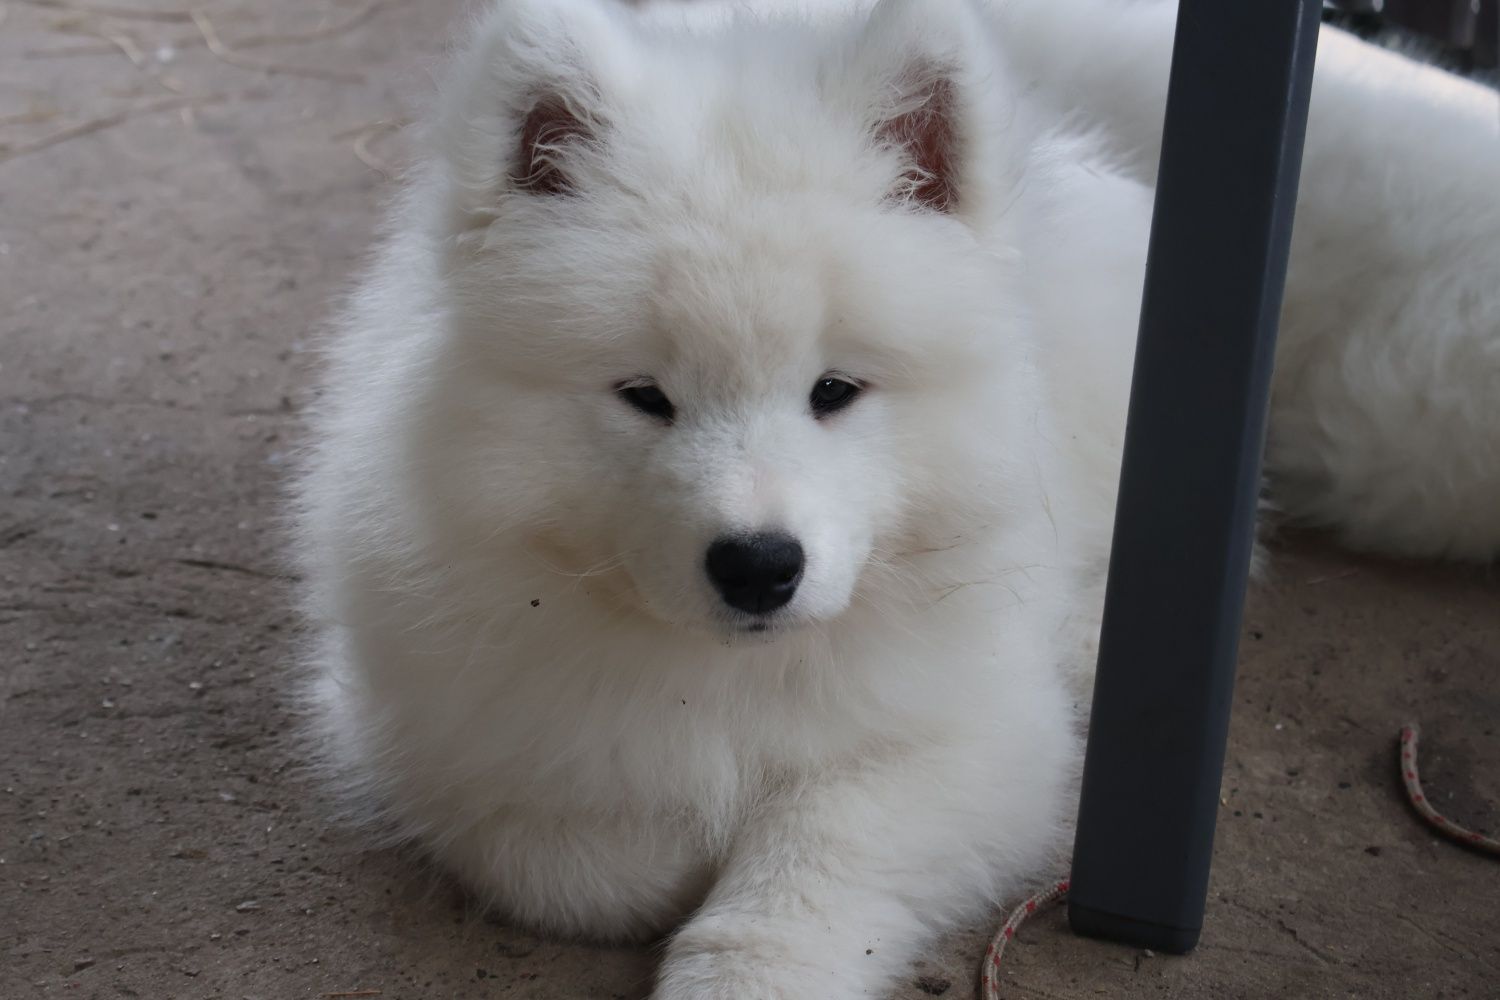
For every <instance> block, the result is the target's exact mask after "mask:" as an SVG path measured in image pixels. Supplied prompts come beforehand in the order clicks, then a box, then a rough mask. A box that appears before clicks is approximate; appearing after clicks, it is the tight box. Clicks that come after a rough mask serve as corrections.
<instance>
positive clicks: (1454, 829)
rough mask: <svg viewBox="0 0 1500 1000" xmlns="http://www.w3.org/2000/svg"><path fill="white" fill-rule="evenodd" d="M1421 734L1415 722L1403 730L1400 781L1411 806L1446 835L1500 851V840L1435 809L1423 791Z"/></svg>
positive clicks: (1489, 851)
mask: <svg viewBox="0 0 1500 1000" xmlns="http://www.w3.org/2000/svg"><path fill="white" fill-rule="evenodd" d="M1420 733H1421V730H1419V729H1418V728H1417V724H1416V723H1411V724H1410V725H1407V726H1404V727H1402V729H1401V781H1402V783H1403V784H1404V785H1406V797H1407V799H1408V800H1409V801H1410V802H1411V807H1412V808H1413V809H1415V810H1416V811H1417V815H1418V816H1421V817H1422V818H1423V819H1425V820H1426V821H1427V822H1428V823H1429V824H1430V825H1432V826H1433V827H1435V828H1436V829H1437V830H1438V832H1440V833H1442V835H1443V836H1445V837H1448V838H1450V839H1452V840H1456V841H1458V842H1459V843H1460V844H1466V845H1468V846H1469V847H1472V848H1474V849H1475V850H1479V851H1487V852H1488V853H1490V854H1500V840H1496V839H1495V838H1494V837H1487V836H1485V835H1484V834H1482V833H1476V832H1475V831H1473V830H1470V829H1467V828H1465V827H1462V826H1459V825H1458V824H1457V823H1455V822H1453V821H1452V820H1451V819H1449V818H1448V817H1446V816H1444V815H1443V814H1442V813H1440V812H1438V811H1437V810H1436V809H1434V808H1432V803H1431V802H1429V801H1428V800H1427V796H1426V794H1425V793H1423V791H1422V779H1421V777H1420V776H1419V775H1418V773H1417V737H1418V736H1419V735H1420Z"/></svg>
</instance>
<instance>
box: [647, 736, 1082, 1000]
mask: <svg viewBox="0 0 1500 1000" xmlns="http://www.w3.org/2000/svg"><path fill="white" fill-rule="evenodd" d="M1065 730H1066V727H1065V726H1059V727H1058V731H1057V732H1056V733H1055V734H1047V735H1045V736H1044V737H1042V738H1041V739H1040V740H1039V743H1040V745H1036V744H1033V745H1031V746H1029V747H1027V748H1026V753H1025V758H1026V759H1024V760H1016V759H1013V758H1012V759H1007V758H1006V756H1005V755H1004V754H1003V752H1002V750H1003V748H1002V747H999V746H979V745H975V746H971V747H965V748H959V747H949V748H948V752H947V753H946V754H945V755H944V756H943V757H941V758H940V757H939V756H938V755H937V754H936V753H933V752H931V751H929V752H928V753H926V754H924V756H923V757H920V758H907V759H905V760H903V761H899V762H893V763H888V764H883V765H879V766H872V765H859V766H858V768H857V769H856V770H851V771H849V772H845V773H843V774H841V775H839V776H836V777H830V778H829V779H828V780H819V781H817V782H815V783H812V784H807V785H803V786H800V787H797V788H795V789H792V790H789V791H787V792H786V793H785V794H783V795H781V796H779V797H778V799H777V800H775V801H774V802H773V803H769V804H768V805H767V806H766V807H764V808H763V810H762V811H761V813H760V815H759V816H758V817H757V818H756V819H754V820H753V821H752V822H751V823H750V824H749V825H748V827H747V828H746V829H745V831H744V832H743V834H742V835H741V836H740V837H739V838H738V840H737V842H736V844H735V846H734V849H733V852H732V855H731V857H730V859H729V860H728V862H727V865H726V867H725V869H724V870H723V872H722V874H721V876H720V878H719V880H718V882H717V884H716V886H715V888H714V889H713V890H712V892H711V893H710V895H709V897H708V900H707V901H706V902H705V904H704V906H703V907H702V909H701V910H700V911H699V912H698V914H697V915H696V916H695V917H693V918H692V919H691V920H690V921H689V922H688V923H687V925H686V926H685V927H684V928H683V929H682V930H681V931H680V932H679V933H678V934H677V936H676V937H675V938H674V939H673V940H672V942H671V944H670V946H669V948H668V950H667V955H666V960H665V964H664V966H663V969H662V972H661V976H660V979H659V982H658V986H657V990H656V993H655V995H654V1000H844V998H854V997H865V998H869V997H881V996H885V995H886V993H887V991H888V988H889V983H890V981H891V980H892V979H893V978H894V977H895V976H896V975H898V974H899V973H900V972H901V971H902V970H903V969H905V968H906V967H907V962H908V961H909V959H910V957H911V955H912V954H913V952H914V950H915V949H916V948H917V947H919V946H920V945H921V944H922V943H923V941H924V940H925V939H926V938H927V937H929V936H930V934H931V932H932V930H933V928H934V926H935V925H941V924H942V923H946V922H947V921H949V920H951V919H953V918H954V917H955V916H957V915H960V914H962V913H964V912H969V913H973V912H974V911H975V908H976V907H977V906H979V905H982V904H984V903H985V902H987V901H989V900H991V899H993V898H994V897H995V894H996V893H997V892H999V893H1003V892H1007V891H1011V890H1013V889H1015V888H1016V886H1017V883H1018V880H1020V879H1031V878H1040V877H1044V876H1045V874H1046V873H1045V871H1041V870H1040V868H1041V862H1042V860H1043V859H1044V858H1045V857H1046V855H1047V854H1048V852H1049V851H1050V850H1051V849H1052V847H1053V846H1055V845H1051V844H1049V841H1051V840H1052V839H1053V838H1054V837H1055V836H1056V829H1057V827H1056V825H1055V824H1056V811H1057V805H1058V802H1059V801H1060V798H1061V794H1062V792H1061V781H1060V779H1061V776H1062V773H1063V772H1064V771H1065V770H1066V767H1065V765H1064V764H1063V762H1062V760H1061V759H1055V758H1060V756H1061V755H1065V754H1066V753H1067V751H1066V749H1065V747H1064V745H1063V744H1064V742H1065V738H1066V733H1065ZM1014 749H1016V750H1019V747H1015V748H1014ZM1007 772H1008V773H1007ZM996 774H1004V777H1003V778H1002V779H1000V780H998V781H997V780H996V779H995V777H994V776H995V775H996ZM1000 786H1003V787H1000ZM1001 803H1003V804H1004V806H1005V808H1006V809H1007V810H1009V811H1008V812H1005V813H1001V812H1000V811H999V804H1001Z"/></svg>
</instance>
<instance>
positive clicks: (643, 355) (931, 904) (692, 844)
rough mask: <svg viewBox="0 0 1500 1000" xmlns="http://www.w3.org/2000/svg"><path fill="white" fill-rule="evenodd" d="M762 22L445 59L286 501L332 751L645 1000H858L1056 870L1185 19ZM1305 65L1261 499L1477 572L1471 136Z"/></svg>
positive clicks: (610, 18) (1064, 16)
mask: <svg viewBox="0 0 1500 1000" xmlns="http://www.w3.org/2000/svg"><path fill="white" fill-rule="evenodd" d="M748 7H749V9H746V8H747V5H745V4H733V5H715V4H698V5H690V6H688V7H677V6H675V5H672V6H667V7H662V8H647V9H639V8H632V7H627V6H624V5H620V4H617V3H615V2H613V0H501V2H498V3H496V4H494V5H493V6H492V8H491V9H490V10H489V11H488V12H487V13H486V14H484V15H483V16H482V17H480V18H479V19H478V20H477V21H476V22H475V24H474V25H473V30H472V33H471V39H470V41H469V43H468V44H467V46H466V47H464V48H463V49H462V51H460V52H458V53H457V54H456V56H455V57H454V59H453V63H452V69H451V72H450V73H449V74H448V76H447V79H446V82H445V83H444V85H443V86H442V88H441V91H440V95H439V98H438V100H437V101H436V104H435V108H434V113H433V115H432V116H431V121H430V123H429V127H428V129H427V131H426V132H425V133H424V139H423V152H424V157H423V159H422V162H421V163H420V164H419V165H418V166H417V167H416V168H415V169H414V170H413V172H412V176H411V177H410V179H409V182H408V184H407V185H406V188H405V193H404V194H403V195H402V197H401V199H400V202H399V204H398V206H397V207H396V209H395V211H394V214H393V218H392V221H391V223H390V226H389V231H388V235H387V237H386V239H385V241H384V244H383V247H382V249H381V250H380V252H379V254H378V256H377V258H376V260H375V262H374V264H373V266H372V268H371V269H370V271H369V273H368V274H367V275H366V277H365V279H364V280H363V282H362V284H361V285H360V287H359V289H358V291H357V292H356V294H355V295H354V296H353V297H352V301H351V303H350V305H349V307H348V309H347V311H346V313H345V315H344V316H343V319H342V321H341V322H340V324H339V327H338V332H337V336H336V337H335V338H334V339H333V341H332V344H331V350H330V366H329V374H328V377H327V384H326V392H325V394H324V399H323V403H322V406H321V412H320V413H319V414H318V416H317V417H316V420H315V424H314V432H313V444H312V448H311V451H310V455H309V458H308V461H307V462H306V464H305V470H304V472H303V475H302V478H301V481H300V491H299V496H300V503H299V522H300V528H301V534H300V545H299V554H300V557H301V559H302V562H303V564H304V567H305V572H306V581H307V583H306V595H307V604H308V609H309V614H310V616H311V618H312V620H313V621H314V623H315V635H316V648H315V649H314V650H313V651H312V654H311V657H310V658H311V662H312V667H313V675H314V683H313V691H314V700H315V703H316V708H317V712H316V716H317V729H318V732H319V733H320V735H321V738H322V740H323V743H324V752H325V755H326V759H327V761H328V765H329V768H330V770H331V771H332V773H333V774H334V775H335V776H336V781H337V783H338V785H339V787H340V788H341V789H342V790H344V791H346V792H348V793H349V795H350V797H351V800H352V801H354V802H356V803H358V806H359V809H360V810H361V812H362V814H363V815H365V816H366V817H368V818H369V819H370V820H371V822H372V823H376V824H379V825H380V827H381V828H383V829H385V830H388V831H390V832H391V833H392V834H393V835H394V836H397V837H400V838H403V839H411V840H415V841H417V842H419V843H420V844H422V845H423V846H424V848H425V849H426V850H427V851H428V852H430V854H431V855H432V857H434V858H435V859H436V860H437V861H438V862H439V863H441V864H442V865H443V866H444V867H446V868H447V869H449V870H451V871H452V872H453V873H455V874H456V875H457V876H458V877H459V878H460V879H462V880H463V881H464V882H465V883H466V884H467V885H469V886H470V887H471V888H472V889H473V890H474V891H475V892H476V893H478V894H479V895H480V896H481V897H482V898H483V899H484V901H485V902H486V903H487V905H489V906H491V907H493V909H494V910H495V911H496V912H498V913H499V914H501V915H503V916H504V917H505V918H507V919H510V920H514V921H516V922H519V923H522V924H525V925H528V926H531V927H534V928H539V929H541V930H544V931H547V932H553V933H557V934H562V935H574V936H580V937H584V938H590V939H600V940H614V941H619V940H648V939H651V938H653V937H656V936H658V935H661V934H664V933H666V932H673V931H675V933H673V934H672V937H671V939H670V943H669V945H668V946H667V949H666V952H665V958H664V963H663V966H662V969H661V973H660V976H659V978H658V982H657V986H656V992H655V997H656V998H657V1000H731V998H732V1000H814V998H816V1000H828V998H835V1000H836V998H845V997H872V996H881V995H883V994H884V991H885V989H886V986H887V984H888V982H889V981H890V980H891V978H892V977H893V975H895V974H897V973H898V972H899V971H900V970H902V969H904V968H905V967H906V963H907V962H908V960H909V959H910V957H911V955H912V954H913V952H914V949H916V948H918V947H919V946H920V945H921V944H922V942H923V941H924V940H925V939H926V938H927V937H928V936H929V935H930V934H931V933H932V932H934V931H935V930H936V929H938V928H941V927H943V926H945V925H947V924H949V923H951V922H953V921H955V920H957V919H961V918H972V917H974V916H976V915H978V914H980V913H981V912H983V911H984V909H985V908H986V907H989V906H991V905H993V904H994V903H995V902H996V901H999V900H1001V899H1003V898H1005V897H1006V896H1008V895H1010V894H1012V893H1014V892H1015V891H1016V890H1017V889H1018V888H1020V887H1021V886H1022V885H1023V883H1028V882H1031V881H1033V880H1036V879H1038V878H1039V877H1040V876H1041V875H1043V874H1044V873H1045V872H1046V871H1047V870H1048V869H1049V867H1051V866H1054V865H1057V864H1058V863H1059V861H1060V859H1061V857H1062V856H1063V854H1064V853H1065V851H1066V846H1067V845H1066V838H1065V836H1064V833H1065V829H1066V825H1067V821H1068V820H1069V819H1070V817H1071V813H1072V810H1073V803H1072V801H1071V796H1072V795H1073V793H1074V790H1075V780H1074V777H1075V765H1076V762H1077V759H1078V750H1079V735H1078V726H1077V719H1076V712H1075V707H1074V706H1075V705H1076V704H1078V702H1079V693H1080V690H1081V682H1082V681H1086V679H1087V676H1088V671H1089V669H1090V661H1091V655H1090V644H1091V642H1092V640H1093V634H1094V632H1095V631H1096V630H1097V625H1098V615H1099V597H1100V594H1101V588H1100V584H1101V582H1102V579H1103V570H1104V566H1105V562H1106V559H1107V553H1108V545H1109V531H1110V525H1111V516H1112V509H1113V502H1114V497H1113V494H1114V489H1115V485H1116V478H1117V475H1118V465H1119V454H1120V444H1121V438H1122V429H1123V418H1124V412H1125V405H1126V399H1127V394H1128V388H1129V386H1128V383H1129V372H1130V367H1131V358H1132V349H1133V333H1134V329H1135V323H1136V319H1137V315H1138V308H1139V296H1140V287H1141V280H1142V275H1143V270H1144V252H1145V246H1146V236H1147V232H1148V228H1149V221H1150V210H1151V200H1152V192H1151V182H1152V177H1151V171H1152V169H1153V165H1152V160H1153V157H1154V143H1156V142H1157V141H1158V140H1159V131H1160V116H1161V106H1162V105H1161V102H1162V97H1163V94H1164V92H1165V78H1166V67H1167V60H1168V56H1169V53H1170V46H1171V36H1172V5H1171V4H1162V3H1145V4H1134V5H1132V4H1124V5H1120V4H1115V3H1109V2H1106V0H1076V2H1069V3H1066V4H1061V3H1040V2H1030V0H1028V2H1016V3H1012V4H1010V5H1007V6H991V5H988V4H985V3H982V2H980V0H881V2H879V3H878V4H873V5H872V4H870V3H859V2H856V3H850V4H843V3H833V2H822V3H814V4H796V3H790V2H786V0H766V2H763V3H760V4H752V5H748ZM1324 61H1325V64H1326V70H1327V72H1326V73H1325V75H1326V76H1327V77H1328V79H1324V80H1320V82H1319V84H1318V87H1319V90H1318V94H1319V97H1318V102H1319V103H1318V106H1317V108H1316V109H1315V112H1314V120H1313V137H1312V138H1311V139H1310V141H1309V146H1308V157H1307V180H1306V181H1305V182H1304V186H1303V187H1304V191H1305V193H1306V198H1305V199H1304V204H1303V205H1302V207H1301V208H1300V209H1299V211H1300V212H1301V216H1300V218H1299V226H1300V227H1301V228H1300V229H1299V237H1298V239H1299V248H1298V254H1299V257H1298V260H1299V262H1300V268H1301V270H1300V271H1298V272H1297V273H1295V274H1294V277H1293V279H1292V281H1291V283H1290V285H1289V290H1288V298H1287V321H1286V325H1285V332H1284V353H1283V363H1282V367H1281V370H1280V373H1279V375H1278V383H1277V388H1276V394H1277V401H1276V406H1275V414H1276V415H1275V417H1274V418H1273V427H1272V436H1271V445H1270V465H1269V471H1270V474H1271V476H1272V482H1273V485H1274V486H1275V487H1276V488H1277V489H1278V490H1284V492H1282V493H1280V494H1278V498H1279V500H1280V502H1281V504H1282V505H1283V506H1284V507H1286V508H1287V509H1288V510H1289V511H1290V512H1291V513H1292V514H1294V515H1299V516H1302V517H1304V518H1306V519H1309V520H1314V521H1319V522H1323V523H1328V524H1331V525H1333V526H1334V527H1335V528H1336V529H1337V530H1339V531H1341V532H1343V533H1344V534H1345V535H1346V537H1347V538H1348V539H1349V540H1350V541H1351V542H1353V543H1356V544H1361V545H1367V546H1375V547H1382V548H1385V549H1388V550H1392V551H1400V552H1412V553H1423V554H1431V555H1442V554H1447V555H1454V556H1460V557H1467V558H1475V559H1485V558H1489V557H1490V556H1491V555H1493V553H1494V552H1495V551H1496V549H1497V547H1500V476H1497V472H1496V470H1497V468H1500V429H1497V427H1496V426H1495V420H1494V407H1495V406H1496V401H1497V400H1500V294H1497V289H1500V280H1497V279H1500V261H1497V236H1500V199H1497V198H1496V197H1495V196H1494V192H1495V191H1496V190H1500V156H1497V152H1500V134H1497V128H1500V116H1497V114H1496V109H1497V104H1496V101H1495V99H1494V95H1493V94H1491V93H1489V92H1486V91H1482V90H1480V89H1479V88H1476V87H1470V86H1469V85H1467V84H1462V83H1460V82H1458V81H1456V80H1450V79H1449V78H1447V77H1441V78H1440V79H1438V78H1439V77H1440V74H1436V73H1435V72H1434V71H1430V70H1424V69H1421V68H1420V67H1417V66H1416V65H1415V64H1408V63H1406V62H1405V61H1404V60H1401V59H1399V58H1398V57H1394V56H1388V55H1385V54H1383V53H1379V52H1377V51H1375V50H1373V49H1369V48H1368V47H1366V46H1363V45H1361V44H1360V43H1357V42H1354V41H1352V40H1350V39H1348V38H1345V37H1341V36H1337V35H1330V38H1329V40H1328V42H1327V43H1325V54H1324ZM1372 67H1373V68H1372ZM1449 91H1451V93H1450V92H1449ZM1205 334H1206V335H1210V334H1211V331H1205Z"/></svg>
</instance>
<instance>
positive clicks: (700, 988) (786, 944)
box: [651, 917, 861, 1000]
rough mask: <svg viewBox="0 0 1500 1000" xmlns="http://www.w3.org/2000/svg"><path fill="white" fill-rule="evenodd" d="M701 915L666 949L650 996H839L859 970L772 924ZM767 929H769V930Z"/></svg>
mask: <svg viewBox="0 0 1500 1000" xmlns="http://www.w3.org/2000/svg"><path fill="white" fill-rule="evenodd" d="M759 923H760V922H758V921H757V922H755V923H750V922H745V923H743V924H741V923H738V922H735V921H727V920H722V919H715V918H711V917H708V918H705V917H700V918H698V919H697V920H695V921H692V922H691V923H689V924H688V925H687V926H686V927H684V928H683V929H682V931H681V932H679V933H678V935H677V937H676V938H675V939H674V940H673V942H672V945H671V947H669V948H668V949H667V956H666V960H665V961H664V962H663V963H662V968H661V972H660V974H659V975H658V977H657V984H656V991H655V992H654V993H653V994H652V997H651V1000H839V998H843V997H853V996H859V995H860V993H859V992H858V989H859V984H858V983H856V982H855V980H856V979H858V978H860V977H859V972H860V971H861V970H856V969H841V968H840V963H839V962H838V961H837V960H836V956H834V955H831V954H828V953H827V952H826V951H824V952H822V953H821V954H820V953H818V952H817V951H816V950H815V949H811V948H809V947H808V944H809V942H808V941H807V940H806V939H805V938H804V939H803V940H801V941H799V940H798V938H797V936H796V935H792V934H785V935H784V934H778V933H776V929H775V928H766V927H764V926H758V924H759ZM768 930H769V931H770V933H768Z"/></svg>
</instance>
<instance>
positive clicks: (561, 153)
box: [440, 0, 633, 221]
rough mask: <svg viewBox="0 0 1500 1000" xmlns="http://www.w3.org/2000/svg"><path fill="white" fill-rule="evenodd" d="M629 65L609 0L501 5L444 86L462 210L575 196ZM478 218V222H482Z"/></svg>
mask: <svg viewBox="0 0 1500 1000" xmlns="http://www.w3.org/2000/svg"><path fill="white" fill-rule="evenodd" d="M632 63H633V51H632V40H631V26H630V24H629V23H628V20H627V19H626V17H625V16H624V15H622V14H621V12H619V11H617V10H616V9H615V5H614V2H613V0H503V2H501V3H499V4H498V5H496V6H495V8H494V9H493V10H491V12H490V13H489V14H487V15H486V16H485V18H484V20H483V21H481V22H480V23H479V25H478V27H477V28H476V31H475V40H474V43H473V44H472V45H471V46H470V48H469V49H468V51H466V52H465V53H464V54H463V55H462V56H461V57H460V58H459V59H458V60H457V61H456V64H455V68H454V71H453V74H452V76H451V77H450V78H449V80H448V82H447V84H446V86H445V87H444V88H443V91H444V92H443V98H442V102H443V114H442V117H441V119H440V128H441V130H442V134H441V142H442V146H443V148H444V149H445V151H446V153H447V157H446V159H447V161H448V167H449V175H450V178H451V179H452V180H453V182H454V187H455V189H456V193H457V195H458V197H459V199H460V202H461V205H460V206H459V207H460V210H461V211H462V212H463V213H464V214H466V215H471V216H478V217H479V218H480V219H482V217H483V216H484V215H487V214H488V213H489V211H490V210H491V209H493V208H494V206H495V205H496V203H497V202H498V201H499V199H501V198H503V197H505V196H506V195H507V194H516V195H525V196H528V197H533V196H534V197H557V196H566V195H569V194H573V193H575V192H576V191H577V190H578V188H579V183H580V178H581V176H582V174H583V173H584V172H585V171H586V167H587V162H588V160H589V158H590V156H591V155H592V154H594V153H597V152H598V151H599V150H600V149H601V148H602V146H603V145H604V144H605V143H606V142H607V139H608V130H609V121H610V112H609V106H608V104H609V102H608V100H607V98H606V96H605V95H606V94H608V93H614V92H617V87H618V85H619V84H620V83H621V81H622V80H623V79H624V77H625V76H626V75H627V73H628V71H629V68H630V66H631V65H632ZM475 221H478V220H477V219H476V220H475Z"/></svg>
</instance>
